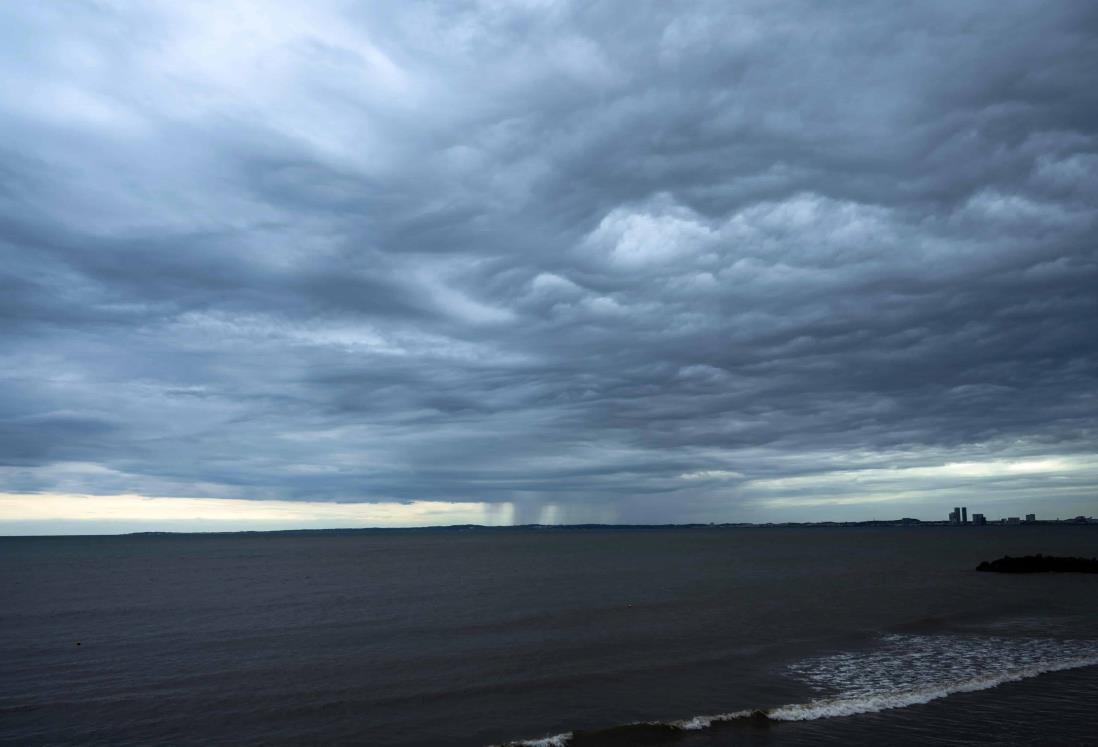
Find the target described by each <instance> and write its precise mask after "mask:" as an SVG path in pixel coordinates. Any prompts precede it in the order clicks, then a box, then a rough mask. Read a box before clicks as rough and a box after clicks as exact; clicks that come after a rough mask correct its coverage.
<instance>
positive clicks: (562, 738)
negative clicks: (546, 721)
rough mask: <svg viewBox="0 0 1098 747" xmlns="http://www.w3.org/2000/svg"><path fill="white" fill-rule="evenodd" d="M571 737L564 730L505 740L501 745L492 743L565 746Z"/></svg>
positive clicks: (504, 746) (516, 746) (519, 746)
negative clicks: (542, 735)
mask: <svg viewBox="0 0 1098 747" xmlns="http://www.w3.org/2000/svg"><path fill="white" fill-rule="evenodd" d="M571 738H572V732H570V731H566V732H564V733H563V734H553V735H552V736H548V737H542V738H541V739H521V740H519V741H517V742H506V743H505V744H502V745H493V747H566V746H567V744H568V740H570V739H571Z"/></svg>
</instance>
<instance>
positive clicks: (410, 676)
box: [0, 526, 1098, 747]
mask: <svg viewBox="0 0 1098 747" xmlns="http://www.w3.org/2000/svg"><path fill="white" fill-rule="evenodd" d="M1036 552H1044V553H1047V554H1063V555H1086V556H1087V557H1090V556H1092V555H1098V527H1094V526H1091V527H1088V526H1078V527H1067V526H1065V527H1041V526H1036V527H1026V526H1018V527H998V526H996V527H985V528H976V527H965V528H947V527H940V528H882V529H864V528H809V529H778V528H757V529H719V528H715V529H691V530H683V529H658V530H643V531H641V530H630V531H604V530H566V531H561V530H553V531H538V530H502V531H473V532H456V531H451V532H399V531H390V532H373V533H364V534H347V535H338V534H327V535H323V534H322V535H279V534H265V535H174V536H129V537H55V538H0V599H2V604H0V743H4V744H20V745H23V744H30V745H33V744H91V743H110V744H141V745H144V744H152V743H163V744H176V745H178V744H200V743H201V744H232V745H244V744H324V743H329V744H331V743H344V744H361V745H490V744H506V743H509V742H519V741H522V740H537V739H540V738H544V737H552V739H550V740H549V741H547V742H543V743H544V744H564V743H566V742H568V741H570V743H571V744H575V745H584V744H595V745H602V744H623V745H625V744H628V745H634V744H674V745H681V746H683V747H687V746H689V747H693V746H694V745H739V744H749V745H807V744H860V743H891V744H893V745H897V744H899V745H905V744H911V745H921V744H928V743H934V744H985V743H993V744H1042V745H1058V744H1063V745H1069V744H1098V666H1095V665H1096V664H1098V575H1052V574H1041V575H1032V576H1004V575H998V574H988V573H977V572H975V571H973V570H972V569H973V567H974V566H975V565H976V564H977V563H978V562H979V561H981V560H985V559H986V560H990V559H992V558H995V557H998V556H1001V555H1005V554H1014V555H1020V554H1027V553H1036ZM78 642H79V645H77V644H78ZM755 709H768V710H769V718H768V719H767V720H765V721H764V720H762V719H759V718H755V719H752V718H745V717H742V716H744V715H745V714H743V713H740V712H747V713H749V712H751V711H753V710H755ZM637 722H652V723H650V724H649V725H647V726H638V725H636V724H637ZM630 724H633V725H630ZM569 733H571V737H568V736H567V735H568V734H569Z"/></svg>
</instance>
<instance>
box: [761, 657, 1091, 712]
mask: <svg viewBox="0 0 1098 747" xmlns="http://www.w3.org/2000/svg"><path fill="white" fill-rule="evenodd" d="M1095 664H1098V657H1085V658H1079V659H1071V660H1067V661H1059V662H1053V663H1049V664H1046V665H1034V666H1028V667H1021V668H1018V669H1014V670H1009V671H1006V672H1000V673H997V674H990V675H985V676H982V677H974V678H972V679H969V680H964V681H959V682H955V683H952V684H951V685H945V686H940V687H933V688H925V689H917V690H908V691H901V692H893V693H881V694H878V695H868V696H863V697H852V698H833V699H828V700H815V701H812V702H810V703H802V704H795V705H786V706H780V707H778V708H772V709H771V710H769V711H768V712H767V716H768V717H770V718H771V719H773V720H775V721H813V720H816V719H822V718H835V717H836V716H854V715H857V714H859V713H875V712H877V711H886V710H889V709H892V708H906V707H907V706H913V705H919V704H922V703H929V702H930V701H932V700H937V699H939V698H945V697H947V696H949V695H954V694H956V693H966V692H976V691H978V690H989V689H991V688H993V687H998V686H999V685H1002V684H1004V683H1007V682H1017V681H1018V680H1024V679H1028V678H1030V677H1036V676H1038V675H1041V674H1045V673H1046V672H1059V671H1063V670H1066V669H1077V668H1079V667H1087V666H1093V665H1095Z"/></svg>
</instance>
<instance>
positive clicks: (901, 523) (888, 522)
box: [70, 517, 1098, 537]
mask: <svg viewBox="0 0 1098 747" xmlns="http://www.w3.org/2000/svg"><path fill="white" fill-rule="evenodd" d="M1003 526H1009V527H1019V526H1023V527H1031V526H1095V527H1098V519H1094V518H1091V517H1086V518H1084V519H1083V520H1079V518H1073V519H1060V520H1056V519H1054V520H1040V521H1028V522H1021V523H1002V522H992V523H988V524H986V525H983V526H976V525H973V524H966V525H961V526H957V525H955V524H951V523H950V522H948V521H922V520H921V519H910V518H903V519H872V520H869V521H785V522H766V523H753V522H724V523H711V524H509V525H490V524H449V525H443V526H430V527H343V528H337V529H252V530H240V531H224V532H222V531H212V532H127V533H126V534H123V535H112V536H124V537H148V536H161V535H183V534H291V535H302V534H362V533H377V532H384V533H393V532H419V533H433V532H561V531H614V532H637V531H652V530H671V529H698V530H707V529H781V528H798V529H799V528H805V529H810V528H831V527H954V528H957V529H959V530H986V529H993V528H994V527H1003ZM70 536H71V535H70Z"/></svg>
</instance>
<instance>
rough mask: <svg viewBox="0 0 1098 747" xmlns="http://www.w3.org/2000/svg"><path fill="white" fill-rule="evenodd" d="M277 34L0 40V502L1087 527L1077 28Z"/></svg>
mask: <svg viewBox="0 0 1098 747" xmlns="http://www.w3.org/2000/svg"><path fill="white" fill-rule="evenodd" d="M294 5H300V4H290V3H286V4H284V5H279V4H272V3H254V4H252V3H243V2H241V3H223V2H208V3H203V2H198V3H186V4H179V3H163V4H158V3H141V4H133V5H130V4H127V3H114V2H89V3H85V4H83V5H66V6H64V7H61V6H54V5H50V4H22V5H19V6H18V7H17V6H11V7H8V8H5V9H4V10H3V11H2V13H3V15H4V17H5V22H4V24H3V25H2V26H0V28H2V29H3V31H0V35H2V37H3V44H0V50H2V51H0V55H2V56H3V58H4V64H3V65H2V66H0V84H2V85H0V90H2V91H4V93H3V94H0V127H2V130H0V132H2V135H3V137H2V138H0V342H2V345H0V361H2V368H0V371H2V372H3V373H2V376H3V387H2V389H0V490H4V491H7V492H9V493H21V494H22V493H34V492H47V493H49V492H53V493H98V494H103V495H115V494H140V495H146V496H164V495H168V496H172V495H185V496H192V497H209V498H233V499H272V500H275V499H277V500H288V501H293V500H309V501H334V502H386V503H388V502H393V501H396V502H401V501H416V500H422V501H443V502H445V501H455V502H475V503H478V504H479V503H480V502H485V503H488V504H504V503H510V504H512V507H513V515H514V518H515V520H516V521H536V520H539V519H545V518H546V517H547V516H549V517H552V518H555V519H557V520H567V521H699V520H701V521H710V520H716V521H720V520H730V519H731V520H735V519H761V518H765V517H781V518H790V517H794V514H796V516H806V517H809V518H822V517H823V516H824V513H826V514H827V517H832V516H834V517H840V518H842V517H847V516H851V517H856V518H858V517H862V518H869V516H868V515H867V513H888V512H893V511H894V512H900V511H904V512H907V513H909V514H913V513H914V514H915V515H928V516H937V515H938V514H939V513H941V511H940V506H952V505H954V504H955V503H956V500H957V499H958V497H963V498H965V500H969V501H976V502H981V501H982V502H983V504H984V505H992V504H994V503H996V502H998V503H999V505H1000V506H1002V507H1003V509H1004V510H1007V509H1011V508H1012V507H1013V505H1014V504H1012V503H1011V501H1019V502H1024V503H1025V505H1027V506H1030V507H1031V508H1033V509H1035V510H1038V512H1039V513H1040V512H1041V510H1042V509H1043V508H1045V507H1047V511H1051V512H1053V513H1055V512H1058V511H1061V510H1063V511H1067V512H1071V513H1081V512H1084V511H1085V510H1086V509H1087V508H1093V507H1096V506H1098V498H1096V491H1098V467H1096V461H1095V460H1094V458H1093V455H1094V453H1095V450H1096V446H1098V439H1096V431H1095V425H1096V422H1098V396H1096V395H1098V386H1096V378H1098V335H1096V334H1095V320H1096V319H1098V290H1096V289H1098V251H1096V247H1095V239H1094V237H1095V235H1096V228H1098V100H1096V99H1095V97H1094V93H1093V87H1094V75H1093V71H1094V70H1095V69H1098V8H1096V7H1095V6H1094V5H1093V4H1092V3H1089V2H1053V3H1045V4H1041V5H1040V6H1038V5H1036V4H1028V3H1019V4H1002V3H991V2H955V1H954V2H940V3H934V2H928V3H920V4H918V5H917V6H914V7H905V8H895V7H890V8H885V7H882V6H880V5H879V4H875V3H848V4H843V5H842V6H840V7H834V6H826V7H823V6H820V5H818V4H815V3H800V2H790V3H772V2H760V3H754V4H752V3H748V4H736V5H735V7H734V8H733V7H731V6H729V4H727V3H696V4H691V5H690V7H689V8H687V7H684V6H680V5H670V4H662V3H651V4H646V3H641V4H638V3H633V2H605V3H567V2H548V1H546V2H539V1H535V0H529V1H528V2H522V3H501V2H493V1H490V0H484V1H483V2H469V3H464V2H439V3H434V2H410V3H380V4H369V5H367V6H365V7H356V5H355V4H345V3H313V4H310V6H309V8H307V9H306V8H304V7H294ZM957 464H961V465H965V464H983V465H985V467H984V468H982V469H974V470H973V469H969V470H968V471H967V472H966V470H965V469H961V470H960V471H959V472H958V471H957V470H953V471H950V467H949V465H957ZM1033 464H1039V465H1041V464H1043V465H1045V467H1046V468H1041V469H1027V468H1025V467H1024V466H1023V467H1022V468H1018V469H1015V468H1011V467H1010V466H1009V465H1033ZM986 465H990V466H986ZM995 465H999V467H1001V469H999V468H996V466H995ZM1004 465H1005V466H1004ZM1050 465H1051V466H1050ZM928 470H929V471H928ZM935 470H937V471H935ZM886 478H887V479H886ZM882 480H883V482H882ZM1038 500H1039V501H1040V503H1037V502H1036V501H1038ZM783 501H784V503H783ZM879 501H886V502H888V503H889V505H888V506H887V507H878V506H874V507H872V509H871V510H870V509H869V508H867V507H866V505H865V504H866V503H874V502H879ZM1018 505H1021V503H1019V504H1018ZM990 512H991V513H995V511H994V510H991V511H990ZM1013 513H1017V511H1013Z"/></svg>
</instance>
